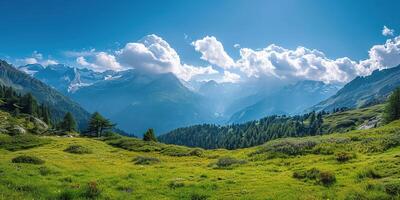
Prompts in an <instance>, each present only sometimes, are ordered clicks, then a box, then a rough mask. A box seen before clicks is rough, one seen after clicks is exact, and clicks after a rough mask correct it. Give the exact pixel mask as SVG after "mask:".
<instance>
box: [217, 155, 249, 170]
mask: <svg viewBox="0 0 400 200" xmlns="http://www.w3.org/2000/svg"><path fill="white" fill-rule="evenodd" d="M245 163H246V161H244V160H238V159H235V158H231V157H222V158H219V159H218V161H217V163H216V165H217V167H219V168H226V167H231V166H233V165H238V164H245Z"/></svg>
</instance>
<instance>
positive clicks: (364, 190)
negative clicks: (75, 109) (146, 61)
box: [0, 121, 400, 200]
mask: <svg viewBox="0 0 400 200" xmlns="http://www.w3.org/2000/svg"><path fill="white" fill-rule="evenodd" d="M7 137H10V136H7V135H2V134H0V147H2V148H0V155H1V156H0V199H4V200H9V199H157V200H158V199H193V200H196V199H249V200H250V199H399V193H400V121H395V122H393V123H391V124H389V125H386V126H382V127H379V128H375V129H370V130H360V131H351V132H348V133H341V134H330V135H324V136H314V137H304V138H286V139H279V140H274V141H270V142H268V143H266V144H264V145H262V146H258V147H253V148H247V149H239V150H230V151H228V150H198V151H199V152H197V153H193V154H191V153H186V154H180V153H179V152H180V151H192V149H189V148H185V147H178V146H172V145H164V144H158V143H145V142H143V141H140V140H138V139H130V138H124V137H117V138H103V140H100V139H91V138H79V137H75V138H70V137H55V136H44V137H40V138H41V140H43V141H45V142H42V143H40V144H39V146H32V147H29V149H22V150H19V149H17V150H16V149H13V150H14V151H9V150H6V149H4V148H7V146H6V145H5V143H6V142H5V141H9V139H10V138H8V139H7ZM71 145H80V146H78V147H83V148H84V150H85V151H82V152H80V151H77V152H75V153H70V152H67V151H65V149H67V148H68V147H70V146H71ZM27 148H28V147H27ZM125 149H129V150H125ZM15 150H16V151H15ZM146 151H147V152H146ZM174 151H179V152H178V153H175V154H174ZM21 155H28V156H34V157H37V158H39V159H41V160H43V161H44V163H42V164H40V163H37V164H33V163H15V162H13V161H12V160H13V158H15V157H17V156H21ZM138 156H140V157H139V158H137V157H138ZM226 157H229V159H226ZM135 158H136V159H135ZM149 158H150V159H149ZM224 158H225V160H224ZM235 159H236V160H235ZM218 160H219V161H218ZM232 160H233V161H232ZM218 162H219V163H218ZM314 172H316V174H315V173H314ZM313 173H314V175H315V176H314V175H312V174H313ZM310 174H311V175H310ZM326 174H328V175H329V176H328V179H326ZM324 177H325V179H324Z"/></svg>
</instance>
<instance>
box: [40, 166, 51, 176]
mask: <svg viewBox="0 0 400 200" xmlns="http://www.w3.org/2000/svg"><path fill="white" fill-rule="evenodd" d="M39 173H40V175H42V176H47V175H49V174H50V173H51V170H50V169H49V168H48V167H45V166H43V167H39Z"/></svg>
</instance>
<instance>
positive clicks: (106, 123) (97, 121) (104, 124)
mask: <svg viewBox="0 0 400 200" xmlns="http://www.w3.org/2000/svg"><path fill="white" fill-rule="evenodd" d="M114 126H115V124H112V123H111V122H110V120H108V119H106V118H104V117H103V116H101V115H100V113H98V112H95V113H93V114H92V117H91V118H90V120H89V127H88V130H87V131H86V132H87V133H88V135H89V136H95V137H101V136H102V135H103V133H104V131H106V130H109V129H112V128H113V127H114Z"/></svg>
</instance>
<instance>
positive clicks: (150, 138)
mask: <svg viewBox="0 0 400 200" xmlns="http://www.w3.org/2000/svg"><path fill="white" fill-rule="evenodd" d="M143 140H144V141H153V142H157V138H156V135H155V134H154V130H153V129H152V128H149V129H148V130H147V131H146V133H145V134H144V135H143Z"/></svg>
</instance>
